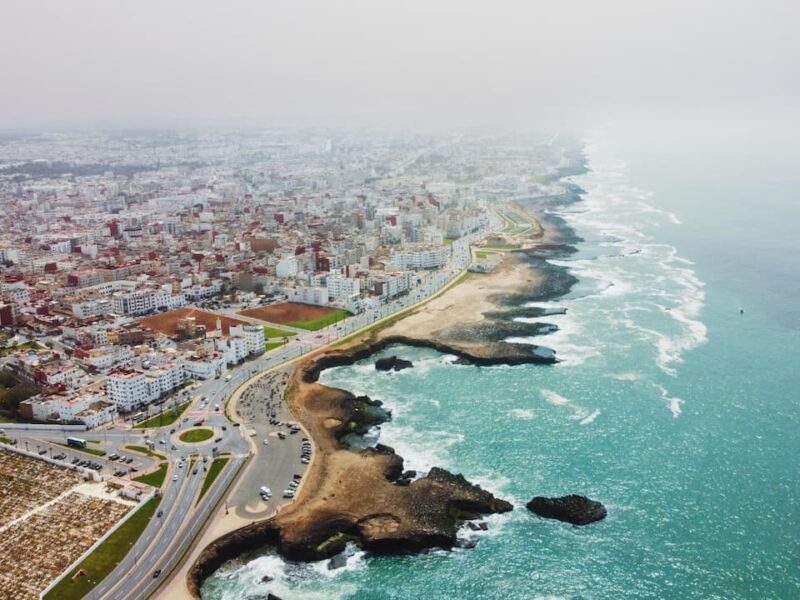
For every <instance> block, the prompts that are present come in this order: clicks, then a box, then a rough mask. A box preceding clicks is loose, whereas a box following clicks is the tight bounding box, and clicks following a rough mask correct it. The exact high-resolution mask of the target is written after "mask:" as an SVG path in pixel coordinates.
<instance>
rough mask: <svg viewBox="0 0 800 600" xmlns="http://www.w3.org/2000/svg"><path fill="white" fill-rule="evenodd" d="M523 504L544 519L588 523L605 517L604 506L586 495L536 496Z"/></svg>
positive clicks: (579, 523)
mask: <svg viewBox="0 0 800 600" xmlns="http://www.w3.org/2000/svg"><path fill="white" fill-rule="evenodd" d="M525 506H527V507H528V510H530V511H531V512H534V513H536V514H537V515H539V516H540V517H544V518H546V519H558V520H559V521H565V522H567V523H572V524H573V525H588V524H589V523H594V522H595V521H599V520H601V519H604V518H605V517H606V514H607V513H606V508H605V506H603V505H602V504H601V503H600V502H597V501H596V500H591V499H589V498H587V497H586V496H577V495H575V494H570V495H569V496H561V497H560V498H544V497H543V496H536V497H535V498H534V499H533V500H531V501H530V502H528V504H526V505H525Z"/></svg>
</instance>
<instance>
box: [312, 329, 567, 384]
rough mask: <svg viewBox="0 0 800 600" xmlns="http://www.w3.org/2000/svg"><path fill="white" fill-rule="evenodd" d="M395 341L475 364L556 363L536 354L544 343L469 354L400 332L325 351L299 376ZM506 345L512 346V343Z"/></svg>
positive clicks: (348, 362) (369, 353) (338, 364)
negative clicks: (507, 352) (510, 349)
mask: <svg viewBox="0 0 800 600" xmlns="http://www.w3.org/2000/svg"><path fill="white" fill-rule="evenodd" d="M398 344H402V345H405V346H413V347H415V348H432V349H433V350H437V351H439V352H441V353H442V354H455V355H456V356H457V357H458V358H459V364H467V365H474V366H477V367H489V366H496V365H510V366H514V365H525V364H548V365H552V364H555V363H557V362H558V359H557V358H556V357H555V354H554V353H553V354H552V355H549V354H548V355H545V354H544V353H540V354H537V353H536V350H537V349H538V348H542V349H544V348H545V346H533V345H524V346H521V345H519V346H521V347H520V348H516V347H515V349H514V353H513V354H487V355H486V356H478V355H477V354H471V353H469V352H466V351H464V350H462V349H460V348H457V347H455V346H452V345H449V344H444V343H441V342H438V341H435V340H423V339H419V338H412V337H406V336H403V335H392V336H387V337H382V338H380V339H378V340H373V341H369V342H363V343H361V344H359V345H357V346H354V347H352V348H348V349H347V350H344V351H337V352H328V353H326V354H323V355H322V356H320V357H318V358H316V359H315V360H313V361H308V362H307V363H305V364H303V365H301V367H300V368H301V369H302V370H303V372H302V379H303V381H304V382H305V383H313V382H315V381H317V380H318V379H319V374H320V373H322V371H324V370H325V369H331V368H333V367H343V366H347V365H352V364H354V363H356V362H358V361H359V360H362V359H364V358H369V357H370V356H372V355H373V354H375V353H377V352H380V351H381V350H385V349H386V348H389V347H391V346H395V345H398ZM507 345H508V346H511V347H514V344H507Z"/></svg>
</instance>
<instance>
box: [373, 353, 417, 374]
mask: <svg viewBox="0 0 800 600" xmlns="http://www.w3.org/2000/svg"><path fill="white" fill-rule="evenodd" d="M413 366H414V363H412V362H411V361H410V360H405V359H402V358H397V356H394V355H393V356H386V357H384V358H379V359H378V360H376V361H375V369H377V370H378V371H402V370H403V369H410V368H411V367H413Z"/></svg>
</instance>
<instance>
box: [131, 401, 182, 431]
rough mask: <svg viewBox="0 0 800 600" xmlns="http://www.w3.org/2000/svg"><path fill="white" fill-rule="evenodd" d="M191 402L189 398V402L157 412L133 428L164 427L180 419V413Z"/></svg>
mask: <svg viewBox="0 0 800 600" xmlns="http://www.w3.org/2000/svg"><path fill="white" fill-rule="evenodd" d="M191 403H192V402H191V400H190V401H189V402H184V403H183V404H180V405H178V406H177V407H175V408H171V409H169V410H167V411H164V412H162V413H160V414H157V415H156V416H155V417H150V418H149V419H147V420H146V421H142V422H141V423H139V424H138V425H134V429H148V428H151V427H166V426H167V425H172V424H173V423H174V422H175V421H177V420H178V419H180V417H181V415H182V414H183V413H184V411H185V410H186V409H187V408H189V405H190V404H191Z"/></svg>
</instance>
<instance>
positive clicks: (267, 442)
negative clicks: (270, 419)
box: [264, 438, 269, 446]
mask: <svg viewBox="0 0 800 600" xmlns="http://www.w3.org/2000/svg"><path fill="white" fill-rule="evenodd" d="M264 445H265V446H269V440H268V439H267V438H264Z"/></svg>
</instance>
